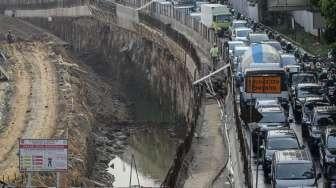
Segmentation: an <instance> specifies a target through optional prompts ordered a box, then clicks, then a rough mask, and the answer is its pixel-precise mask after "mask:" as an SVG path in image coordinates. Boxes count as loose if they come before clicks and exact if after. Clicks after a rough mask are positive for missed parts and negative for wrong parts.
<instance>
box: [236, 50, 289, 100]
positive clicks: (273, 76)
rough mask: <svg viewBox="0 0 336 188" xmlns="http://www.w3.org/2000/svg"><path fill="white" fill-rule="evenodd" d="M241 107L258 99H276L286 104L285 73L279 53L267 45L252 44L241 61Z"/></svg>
mask: <svg viewBox="0 0 336 188" xmlns="http://www.w3.org/2000/svg"><path fill="white" fill-rule="evenodd" d="M241 73H242V74H241V76H242V78H241V79H239V80H241V81H242V83H241V85H240V86H241V87H240V100H241V102H240V104H241V106H251V105H253V106H254V102H255V101H256V100H258V99H278V100H279V101H280V102H281V103H282V104H288V90H287V79H286V73H285V70H284V68H283V67H281V56H280V54H279V52H278V51H277V50H276V49H275V48H273V47H271V46H269V45H267V44H252V45H251V48H250V49H249V50H248V51H247V52H245V54H244V55H243V57H242V61H241Z"/></svg>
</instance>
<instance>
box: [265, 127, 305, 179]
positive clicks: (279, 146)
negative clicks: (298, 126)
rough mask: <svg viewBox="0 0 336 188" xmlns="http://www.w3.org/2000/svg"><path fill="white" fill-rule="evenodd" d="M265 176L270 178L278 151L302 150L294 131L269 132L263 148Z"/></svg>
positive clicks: (279, 130)
mask: <svg viewBox="0 0 336 188" xmlns="http://www.w3.org/2000/svg"><path fill="white" fill-rule="evenodd" d="M261 148H262V149H261V151H262V164H263V169H264V175H265V177H266V178H268V177H269V173H270V172H271V164H272V157H273V154H274V153H275V152H276V151H282V150H289V149H301V148H302V146H300V143H299V140H298V138H297V136H296V134H295V132H294V130H292V129H278V130H269V131H268V132H267V134H266V137H265V139H264V142H263V145H262V146H261Z"/></svg>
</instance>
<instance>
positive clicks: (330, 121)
mask: <svg viewBox="0 0 336 188" xmlns="http://www.w3.org/2000/svg"><path fill="white" fill-rule="evenodd" d="M335 122H336V114H326V115H321V116H318V118H316V119H315V121H314V125H318V126H329V125H335Z"/></svg>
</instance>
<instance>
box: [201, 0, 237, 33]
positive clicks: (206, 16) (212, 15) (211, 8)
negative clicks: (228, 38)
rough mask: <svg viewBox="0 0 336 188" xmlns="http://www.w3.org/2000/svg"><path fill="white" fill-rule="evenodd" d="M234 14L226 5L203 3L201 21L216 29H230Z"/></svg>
mask: <svg viewBox="0 0 336 188" xmlns="http://www.w3.org/2000/svg"><path fill="white" fill-rule="evenodd" d="M231 19H232V15H231V12H230V9H229V8H228V7H227V6H226V5H221V4H201V22H202V23H203V24H204V25H205V26H207V27H209V28H213V29H214V30H215V31H217V32H219V31H221V30H222V29H228V28H229V27H230V24H231Z"/></svg>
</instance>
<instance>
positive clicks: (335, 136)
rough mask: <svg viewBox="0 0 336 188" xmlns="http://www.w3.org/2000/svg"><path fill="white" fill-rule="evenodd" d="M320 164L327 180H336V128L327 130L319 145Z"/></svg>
mask: <svg viewBox="0 0 336 188" xmlns="http://www.w3.org/2000/svg"><path fill="white" fill-rule="evenodd" d="M319 156H320V164H321V167H322V171H323V174H324V177H325V178H326V179H327V180H334V181H335V180H336V170H335V169H336V128H335V127H333V128H327V129H326V130H325V131H324V133H323V134H322V136H321V139H320V143H319Z"/></svg>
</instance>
